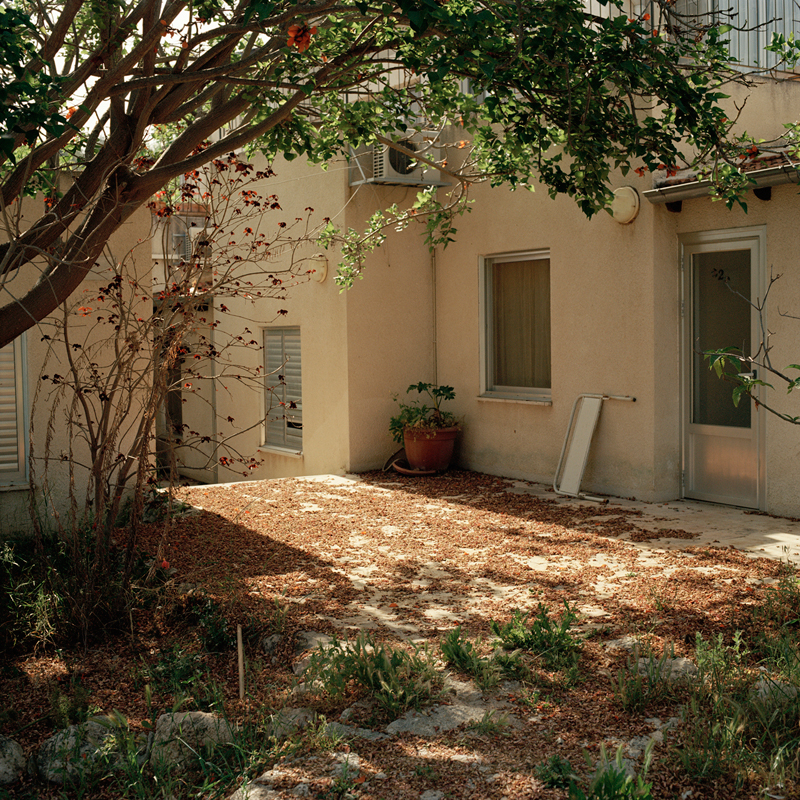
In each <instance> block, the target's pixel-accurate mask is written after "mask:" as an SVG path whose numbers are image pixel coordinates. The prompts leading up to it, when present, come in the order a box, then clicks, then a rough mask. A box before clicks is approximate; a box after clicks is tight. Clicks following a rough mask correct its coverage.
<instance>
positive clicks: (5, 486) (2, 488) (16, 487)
mask: <svg viewBox="0 0 800 800" xmlns="http://www.w3.org/2000/svg"><path fill="white" fill-rule="evenodd" d="M30 488H31V486H30V484H29V483H28V481H19V482H18V483H0V492H21V491H23V490H24V489H30Z"/></svg>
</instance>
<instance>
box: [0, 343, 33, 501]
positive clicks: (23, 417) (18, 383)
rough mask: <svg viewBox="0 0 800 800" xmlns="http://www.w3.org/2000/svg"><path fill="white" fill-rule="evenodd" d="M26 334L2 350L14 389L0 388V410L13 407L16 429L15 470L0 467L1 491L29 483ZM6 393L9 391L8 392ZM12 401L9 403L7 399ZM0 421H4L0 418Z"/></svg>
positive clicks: (8, 465)
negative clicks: (9, 364)
mask: <svg viewBox="0 0 800 800" xmlns="http://www.w3.org/2000/svg"><path fill="white" fill-rule="evenodd" d="M25 344H26V342H25V334H23V335H22V336H20V337H18V338H17V339H15V340H14V341H13V342H11V344H8V345H6V346H5V347H4V348H2V352H4V353H6V354H7V353H8V352H9V351H10V352H11V353H12V354H13V362H12V371H13V375H14V382H13V387H10V386H9V385H8V384H5V383H4V384H3V385H1V386H0V394H1V395H2V396H0V406H3V405H5V410H6V411H7V410H8V408H9V406H13V407H14V412H15V417H16V419H15V425H16V429H17V430H16V437H15V438H16V450H17V459H16V468H14V466H13V463H12V464H6V465H5V466H3V465H0V488H14V487H19V486H21V485H25V484H27V482H28V437H27V436H26V431H27V430H28V407H27V402H26V400H27V375H28V365H27V363H26V358H25V354H26V352H27V348H26V346H25ZM9 389H11V391H10V392H9ZM11 397H13V400H11V402H10V403H9V402H8V401H9V400H10V398H11ZM0 419H3V417H2V416H0Z"/></svg>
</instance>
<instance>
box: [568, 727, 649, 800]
mask: <svg viewBox="0 0 800 800" xmlns="http://www.w3.org/2000/svg"><path fill="white" fill-rule="evenodd" d="M652 750H653V742H652V741H651V742H650V744H649V745H648V746H647V749H646V750H645V756H644V764H643V766H642V770H641V773H640V774H639V775H637V776H636V777H635V778H634V777H632V776H631V775H628V773H627V771H626V770H625V766H624V763H623V760H622V746H620V747H619V749H618V750H617V754H616V757H615V759H614V761H609V760H608V757H607V756H606V751H605V748H604V747H603V745H600V766H599V769H598V770H597V771H596V773H595V775H594V778H593V779H592V781H591V782H590V784H589V787H588V794H585V793H584V792H583V790H582V789H581V788H580V787H579V786H578V784H577V782H576V781H574V780H573V781H572V782H571V783H570V787H569V797H570V800H653V794H652V788H653V787H652V784H650V783H645V780H644V776H646V775H647V770H648V769H649V767H650V761H651V759H652ZM586 760H587V762H588V763H590V761H589V758H588V756H587V759H586Z"/></svg>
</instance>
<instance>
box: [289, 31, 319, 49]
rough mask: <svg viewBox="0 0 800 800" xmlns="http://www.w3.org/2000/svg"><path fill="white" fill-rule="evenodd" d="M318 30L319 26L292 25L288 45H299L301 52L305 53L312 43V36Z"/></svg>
mask: <svg viewBox="0 0 800 800" xmlns="http://www.w3.org/2000/svg"><path fill="white" fill-rule="evenodd" d="M316 32H317V26H316V25H315V26H314V27H313V28H309V27H308V25H305V24H303V25H292V26H291V27H290V28H289V39H288V41H287V42H286V45H287V46H288V47H297V51H298V52H299V53H304V52H305V51H306V50H308V48H309V47H310V45H311V37H312V36H313V35H314V34H315V33H316Z"/></svg>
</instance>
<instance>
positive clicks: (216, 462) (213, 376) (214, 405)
mask: <svg viewBox="0 0 800 800" xmlns="http://www.w3.org/2000/svg"><path fill="white" fill-rule="evenodd" d="M211 303H212V306H211V307H212V308H213V309H214V314H213V318H212V320H211V322H212V325H211V330H210V332H209V338H210V340H211V351H212V352H216V350H217V340H216V330H217V327H216V325H215V324H213V323H215V322H216V321H217V309H216V305H215V304H214V300H212V301H211ZM216 429H217V359H216V357H214V358H212V359H211V430H212V431H214V430H216ZM212 441H213V440H212ZM214 483H219V459H218V458H215V459H214Z"/></svg>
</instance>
